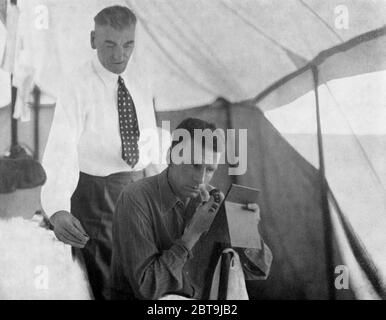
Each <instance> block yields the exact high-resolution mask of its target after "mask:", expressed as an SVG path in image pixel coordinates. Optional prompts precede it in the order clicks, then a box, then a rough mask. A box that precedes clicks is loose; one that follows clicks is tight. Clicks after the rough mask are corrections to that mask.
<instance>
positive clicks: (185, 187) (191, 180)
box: [172, 149, 218, 198]
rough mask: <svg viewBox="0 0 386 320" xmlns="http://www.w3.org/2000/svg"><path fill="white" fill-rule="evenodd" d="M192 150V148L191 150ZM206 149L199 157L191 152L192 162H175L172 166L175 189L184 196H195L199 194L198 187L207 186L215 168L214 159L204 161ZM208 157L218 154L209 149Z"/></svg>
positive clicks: (212, 157)
mask: <svg viewBox="0 0 386 320" xmlns="http://www.w3.org/2000/svg"><path fill="white" fill-rule="evenodd" d="M192 151H193V150H192ZM206 152H208V151H207V150H205V149H204V150H203V156H202V158H200V159H196V157H195V154H194V153H192V154H193V160H194V161H193V163H192V164H190V163H189V164H187V163H182V164H176V165H173V166H172V168H173V169H172V170H174V175H173V176H174V177H175V178H174V187H175V188H176V189H177V190H176V191H177V192H178V193H179V194H180V195H181V196H183V197H184V198H196V197H197V196H198V195H200V189H201V188H204V189H205V186H207V185H208V184H209V183H210V181H211V180H212V177H213V175H214V173H215V171H216V170H217V167H218V165H217V163H216V161H208V162H206V161H205V159H206V158H205V153H206ZM209 152H210V154H209V155H208V156H209V158H208V159H212V160H213V159H218V154H217V153H213V152H212V151H209Z"/></svg>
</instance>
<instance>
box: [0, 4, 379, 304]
mask: <svg viewBox="0 0 386 320" xmlns="http://www.w3.org/2000/svg"><path fill="white" fill-rule="evenodd" d="M116 3H119V4H127V5H129V6H130V7H132V8H133V9H134V10H135V11H136V13H137V14H138V16H139V28H138V43H137V45H136V52H135V55H136V56H137V57H141V59H139V60H138V63H141V64H144V68H145V69H147V76H150V77H151V79H152V81H153V95H154V104H155V108H156V110H157V111H158V114H159V117H160V118H163V117H164V115H168V117H169V119H171V120H172V122H173V123H175V122H176V121H178V120H180V119H182V118H183V117H185V116H186V115H188V114H197V115H200V116H202V117H206V116H207V115H208V114H207V112H209V113H211V116H210V117H209V118H208V119H213V120H214V121H215V122H216V123H219V124H220V125H221V126H222V127H224V128H231V127H235V126H236V125H237V124H238V123H239V124H240V127H243V126H248V128H254V129H251V130H250V134H251V136H252V141H251V142H250V149H251V152H252V150H254V152H257V154H259V157H257V156H256V158H254V157H252V158H251V159H250V158H248V159H249V160H248V163H249V165H252V166H253V169H251V168H249V170H250V173H248V175H246V176H245V177H239V179H240V181H241V182H242V183H246V184H251V185H252V186H253V185H255V184H256V185H259V186H260V187H261V188H262V189H264V190H266V191H263V192H265V193H264V195H265V196H264V199H262V201H265V202H266V203H265V204H264V210H265V211H266V212H267V214H268V212H269V215H268V217H267V218H266V221H267V228H268V229H269V228H271V227H272V229H269V231H270V232H266V236H267V237H268V238H269V237H273V235H272V234H271V233H272V232H273V231H274V230H278V228H279V229H280V228H281V227H282V226H283V221H285V218H287V216H285V214H280V215H279V214H278V213H277V212H276V209H277V210H278V212H282V211H281V209H280V203H281V202H280V203H279V204H278V206H279V207H275V204H274V203H273V202H274V200H275V199H276V195H277V193H276V192H278V190H282V189H281V187H280V185H279V184H278V183H277V181H279V178H280V177H281V176H280V175H279V173H281V171H280V170H279V171H278V170H273V169H272V168H271V169H269V167H268V169H267V168H265V167H264V166H268V164H269V165H272V166H273V165H275V163H276V165H278V166H279V163H280V166H284V167H285V168H289V167H287V165H288V166H289V164H287V163H286V161H285V160H286V159H287V157H288V159H289V163H296V166H295V167H296V168H297V171H296V175H294V177H288V176H286V175H285V174H286V173H289V172H294V171H293V169H291V170H292V171H291V170H290V169H288V170H289V171H288V172H284V173H283V174H284V175H285V178H287V179H288V180H289V186H290V187H291V188H292V186H293V185H297V183H294V181H293V180H295V181H296V182H299V184H300V185H302V184H303V183H304V180H302V178H305V177H306V178H307V179H308V180H307V179H306V181H308V183H309V185H310V186H312V188H311V187H310V188H311V190H313V191H312V192H314V195H315V196H314V197H311V196H310V197H309V198H307V197H305V196H304V195H302V196H300V195H299V194H295V193H296V189H295V190H291V192H293V194H291V195H292V196H293V197H294V198H293V199H292V201H293V202H292V203H291V204H296V203H297V202H296V199H298V198H299V197H304V201H305V202H307V201H309V202H310V203H311V205H312V206H314V207H312V208H313V209H312V210H311V211H312V212H313V213H312V215H310V216H307V217H308V218H309V219H311V221H314V222H316V223H317V224H318V225H319V226H320V222H321V221H320V215H321V212H320V207H318V206H317V202H315V201H317V200H316V194H317V193H318V191H317V190H318V186H317V183H316V180H317V179H316V177H315V175H316V174H317V173H318V169H319V166H320V164H319V159H318V144H317V132H316V116H315V94H314V89H315V88H314V78H313V76H314V75H313V74H312V68H313V67H317V70H318V74H319V82H320V87H319V89H318V92H319V96H320V107H321V129H322V137H323V144H322V145H323V147H324V155H325V159H324V160H325V166H326V177H327V180H328V183H329V186H330V188H331V190H332V192H333V194H334V196H335V197H336V199H337V201H338V202H339V204H340V206H341V209H342V212H343V213H344V215H345V216H346V217H347V219H348V220H349V222H350V223H351V225H352V226H353V228H354V230H355V231H356V233H357V235H358V237H359V238H360V240H361V241H362V242H363V244H364V246H365V248H366V249H367V250H368V253H369V256H370V257H371V258H372V260H373V261H374V263H375V265H376V266H377V267H378V269H379V270H381V272H384V271H383V270H386V269H385V267H384V266H385V257H386V253H385V251H384V247H385V246H384V243H385V241H384V238H383V237H382V234H383V233H384V232H383V230H384V227H385V219H384V212H385V210H384V209H385V191H384V176H385V175H384V172H385V166H384V163H385V162H384V159H385V154H384V151H383V150H386V149H385V148H384V146H385V140H384V139H385V132H384V131H383V130H384V129H381V128H383V123H384V121H383V119H385V111H383V110H385V106H384V102H383V101H385V99H384V97H382V95H379V93H380V92H386V91H385V90H384V89H383V84H384V83H386V82H385V78H384V76H382V75H383V73H382V70H384V69H385V59H384V57H385V46H386V41H385V28H384V27H383V25H384V17H385V16H386V15H385V13H386V12H385V11H386V3H385V2H384V1H335V0H332V1H317V0H307V1H305V0H291V1H278V0H276V1H252V0H247V1H236V0H222V1H220V0H214V1H204V0H197V1H183V2H182V1H178V0H170V1H169V0H168V1H166V0H165V1H155V0H131V1H123V0H122V1H113V0H105V1H103V0H94V1H74V0H42V1H37V0H28V1H26V0H24V1H23V0H19V1H18V6H19V9H20V13H21V17H22V18H21V20H20V21H21V23H20V25H19V26H18V36H17V42H18V44H19V46H18V48H19V49H18V50H19V51H18V53H17V60H16V69H15V73H14V76H15V84H17V85H18V86H19V90H20V92H21V93H22V95H23V100H28V96H29V94H28V92H29V91H30V90H29V89H28V88H27V87H28V86H27V87H26V86H25V85H24V84H25V83H26V81H25V80H26V79H27V80H31V81H29V83H30V84H31V83H32V84H37V85H38V86H39V87H40V89H41V90H42V92H43V96H42V103H52V105H53V103H54V102H55V96H56V93H57V91H58V90H59V89H60V82H61V80H62V79H63V75H64V74H65V73H67V72H70V71H71V70H72V69H74V68H76V65H78V64H81V63H82V62H83V61H85V60H86V59H88V58H89V57H90V55H92V54H93V52H92V50H91V49H90V48H89V30H91V28H92V17H93V16H94V15H95V14H96V13H97V12H98V11H99V10H100V9H101V8H102V7H105V6H107V5H110V4H116ZM45 18H48V20H47V19H45ZM344 18H348V20H347V19H346V23H348V28H347V29H346V28H345V27H344V23H343V22H344V21H343V20H341V19H344ZM342 21H343V22H342ZM47 23H48V24H47ZM342 23H343V24H342ZM47 27H48V28H47ZM208 31H210V32H208ZM17 70H19V71H17ZM141 76H145V74H142V75H141ZM372 77H373V78H372ZM370 78H371V79H370ZM360 84H363V86H360ZM26 88H27V89H26ZM339 93H342V94H341V95H340V94H339ZM219 96H221V97H224V98H225V99H227V100H229V101H231V102H237V101H245V100H250V99H251V101H252V104H253V105H255V107H258V108H259V109H261V110H262V111H263V112H264V116H265V117H266V118H267V119H268V120H269V122H271V123H272V124H273V125H274V127H275V129H276V130H277V131H274V130H273V129H272V128H271V127H269V125H268V123H265V121H263V120H261V119H264V118H263V117H262V115H261V114H260V113H258V110H254V109H250V108H249V107H248V108H247V107H246V106H250V104H242V106H243V107H246V108H241V107H240V108H238V107H237V105H235V104H232V109H231V110H232V112H231V110H230V109H229V108H228V107H227V108H218V107H213V106H212V105H210V106H209V105H208V103H210V102H212V101H213V100H215V99H216V98H217V97H219ZM371 97H373V99H372V100H371ZM353 101H357V103H356V104H353ZM201 105H207V107H206V109H205V112H203V111H202V110H201V109H199V108H198V109H190V108H191V107H196V106H201ZM23 106H24V107H26V106H27V105H26V104H25V101H24V104H23ZM185 109H186V112H185ZM27 110H28V109H27ZM200 110H201V111H200ZM236 110H237V112H236ZM45 111H46V112H47V113H49V111H48V110H45ZM166 111H171V112H170V113H164V112H166ZM212 112H213V114H212ZM4 114H5V111H2V110H0V117H1V119H2V120H1V121H3V119H6V120H7V121H8V120H9V118H8V117H2V115H4ZM51 116H52V115H48V116H47V119H50V118H51ZM165 119H166V118H165ZM258 119H260V120H258ZM249 120H251V123H249V122H248V121H249ZM254 121H256V123H258V124H260V125H262V126H263V128H265V129H264V130H263V131H262V133H261V134H260V130H262V129H260V128H257V127H256V126H255V122H254ZM3 122H4V121H3ZM363 123H367V128H366V130H367V131H366V130H364V131H363V125H362V124H363ZM241 124H242V125H241ZM49 125H50V121H49V120H48V121H47V124H46V126H44V128H43V131H44V134H43V135H44V136H46V134H47V133H48V129H49ZM6 126H7V123H6V124H5V126H0V130H2V134H3V130H4V128H5V127H6ZM369 128H370V129H371V130H368V129H369ZM336 129H338V132H337V131H336ZM331 130H332V131H331ZM278 132H279V133H280V136H281V137H284V138H285V140H286V141H287V142H288V143H289V145H287V144H286V143H285V142H284V140H283V141H282V140H281V139H280V138H279V137H280V136H279V135H278ZM342 132H343V134H342ZM4 133H5V131H4ZM24 135H25V139H27V138H28V139H29V137H28V134H24ZM273 137H276V138H273ZM1 138H2V140H7V138H6V135H5V134H4V135H2V137H1ZM254 138H256V139H254ZM43 140H44V139H43ZM269 141H270V142H269ZM268 142H269V143H268ZM1 143H2V144H4V141H1ZM276 144H278V146H277V149H272V150H270V148H265V149H268V150H269V151H270V152H272V154H267V155H265V152H262V151H261V150H263V149H259V148H260V147H258V146H259V145H260V146H261V145H263V146H264V145H265V146H266V147H268V146H269V147H272V148H273V146H276ZM275 148H276V147H275ZM41 149H42V148H41ZM264 151H265V150H264ZM260 157H262V162H263V164H259V161H260ZM264 157H267V158H264ZM270 157H272V158H270ZM276 157H279V158H276ZM302 157H303V159H302ZM264 159H265V160H264ZM266 159H270V160H271V161H268V160H266ZM272 159H274V160H272ZM280 159H284V160H283V161H282V162H280ZM250 161H252V162H250ZM267 162H272V163H268V164H267ZM307 162H308V163H307ZM264 163H265V164H264ZM255 166H256V167H255ZM262 168H264V170H268V172H271V175H269V176H266V181H265V180H264V176H263V174H264V171H262V170H263V169H262ZM291 168H292V167H291ZM225 170H226V169H225V168H220V171H219V173H218V177H220V178H219V180H218V182H219V184H220V187H222V188H225V187H226V184H227V183H230V182H231V181H232V180H231V179H233V180H236V179H237V177H233V178H232V177H231V178H229V177H226V171H225ZM358 172H360V173H361V174H360V175H358ZM292 178H293V180H291V179H292ZM297 179H298V180H299V181H297ZM264 181H265V182H264ZM275 182H276V183H277V185H274V183H275ZM264 183H265V184H264ZM270 183H271V184H270ZM275 188H277V189H278V190H275ZM294 188H296V187H294ZM319 191H320V190H319ZM283 192H284V191H283ZM274 195H275V197H274ZM353 195H354V196H353ZM272 198H273V199H274V200H272ZM307 203H308V202H307ZM272 208H274V209H272ZM293 212H295V211H293ZM331 212H332V216H333V221H334V227H335V229H336V230H335V231H336V236H337V239H338V240H339V241H337V242H338V244H337V246H338V248H339V250H336V251H335V253H337V254H338V258H339V259H338V258H337V261H340V258H343V260H344V263H346V264H348V265H349V266H350V270H351V268H354V267H353V265H355V264H357V262H356V258H355V257H353V254H352V252H351V251H350V250H351V248H350V246H349V245H348V243H347V239H346V238H345V236H344V233H343V231H342V230H341V229H342V228H341V225H340V222H339V219H336V212H334V210H333V209H332V208H331ZM293 214H294V216H295V213H293ZM271 215H272V217H271ZM302 217H303V216H302ZM304 218H305V216H304ZM270 219H272V220H270ZM303 222H304V227H305V228H306V227H309V226H308V224H307V223H308V222H309V221H308V222H307V220H304V221H303ZM312 226H313V224H312ZM312 226H311V228H312ZM320 228H321V226H320ZM280 230H281V231H283V230H282V229H280ZM339 230H340V231H339ZM285 231H286V232H289V230H287V229H285ZM318 231H320V230H318ZM291 232H292V231H291ZM291 234H292V233H291ZM296 236H299V235H297V234H296V235H294V238H291V237H290V239H291V240H290V243H291V241H293V243H296V241H298V240H299V239H298V238H296ZM314 237H316V238H317V237H320V238H318V239H317V240H315V241H316V243H317V244H318V245H320V246H321V245H322V236H321V234H320V233H317V235H315V236H314ZM269 240H271V239H269ZM272 241H273V244H272V246H273V247H274V248H275V249H274V250H276V251H277V252H279V255H278V259H279V261H281V260H280V257H281V256H282V253H283V250H284V249H283V248H286V246H285V245H284V244H283V243H281V242H280V241H277V240H276V239H272ZM275 241H277V243H276V242H275ZM283 241H284V240H283ZM334 244H336V242H334ZM288 247H289V248H290V249H291V250H292V246H289V245H288ZM303 249H304V250H305V251H307V250H308V251H307V252H308V253H309V252H310V251H311V250H309V249H310V248H303ZM335 249H336V247H335ZM294 250H295V249H294ZM297 253H298V252H295V256H296V255H297ZM340 253H342V254H343V256H342V257H340ZM274 255H275V251H274ZM305 256H307V259H311V260H312V259H313V258H310V256H308V255H305ZM294 259H296V258H294ZM318 259H319V257H318ZM289 261H291V260H289ZM350 261H351V262H350ZM349 262H350V263H349ZM295 265H296V267H299V269H301V270H303V268H305V269H306V267H305V266H304V265H302V262H299V261H296V263H295ZM319 268H320V270H321V269H323V267H322V266H319ZM360 269H361V268H358V266H356V270H357V271H358V272H355V274H354V276H353V277H354V278H356V277H357V275H358V279H359V280H360V281H359V282H360V283H356V284H355V286H354V287H355V289H356V291H357V292H356V295H357V297H361V298H366V297H374V296H377V294H376V293H375V294H374V295H373V294H372V293H369V291H371V290H370V289H369V286H367V284H368V283H367V284H366V281H367V280H366V276H365V275H363V272H362V271H361V270H360ZM273 270H274V271H275V272H274V273H273V278H272V281H278V279H283V278H287V276H288V274H287V275H286V276H283V274H280V272H286V271H279V275H277V276H276V274H277V273H276V272H277V270H275V269H273ZM318 270H319V269H318ZM309 272H311V271H309ZM361 272H362V273H361ZM320 274H321V277H320V278H318V277H317V278H316V279H315V281H316V282H317V281H319V283H320V287H317V288H315V290H316V291H313V290H314V289H312V288H311V287H312V284H310V282H311V278H312V277H310V274H307V275H306V277H309V278H308V279H309V281H310V282H308V281H306V282H304V281H299V282H296V283H294V282H284V283H285V284H286V285H287V288H290V289H289V290H288V291H285V290H282V289H281V288H280V285H278V286H279V287H276V289H275V290H277V291H274V292H273V291H270V290H273V289H272V287H270V286H269V288H268V289H265V288H264V290H263V289H261V290H263V292H258V290H260V289H257V287H254V288H252V291H253V292H254V295H255V296H256V297H257V296H259V297H266V298H270V297H279V298H280V295H282V297H286V298H291V297H292V298H302V297H320V298H325V297H326V296H327V295H326V288H325V281H326V279H323V278H322V277H324V276H323V274H324V272H323V271H321V273H320ZM360 275H361V276H360ZM361 279H362V280H363V281H362V280H361ZM269 281H270V280H269ZM287 281H290V280H287ZM291 281H292V280H291ZM323 281H324V282H323ZM361 281H362V282H361ZM267 284H269V282H267ZM263 285H264V284H263ZM275 286H276V285H275ZM260 288H261V287H260ZM286 292H288V294H287V295H286ZM316 292H317V293H316ZM358 292H359V293H358Z"/></svg>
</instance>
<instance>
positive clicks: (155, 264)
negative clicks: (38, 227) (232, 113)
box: [111, 119, 254, 299]
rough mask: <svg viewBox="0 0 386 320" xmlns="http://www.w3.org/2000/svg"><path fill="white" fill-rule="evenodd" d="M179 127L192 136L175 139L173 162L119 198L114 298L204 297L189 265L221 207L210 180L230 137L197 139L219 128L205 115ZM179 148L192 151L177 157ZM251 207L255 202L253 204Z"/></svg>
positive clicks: (112, 272) (112, 275)
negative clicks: (200, 132) (198, 133)
mask: <svg viewBox="0 0 386 320" xmlns="http://www.w3.org/2000/svg"><path fill="white" fill-rule="evenodd" d="M177 129H180V131H181V130H185V131H186V132H187V133H188V134H187V136H188V139H182V140H181V139H180V141H173V143H172V146H171V148H170V150H169V156H168V158H169V160H170V163H169V166H168V168H167V169H166V170H165V171H164V172H162V173H160V174H159V175H156V176H153V177H149V178H146V179H144V180H142V181H139V182H136V183H134V184H131V185H130V186H128V187H127V188H126V189H125V190H124V191H123V193H122V194H121V196H120V198H119V200H118V203H117V207H116V211H115V216H114V224H113V257H112V265H111V278H112V299H133V298H137V299H159V298H161V297H163V296H165V295H167V294H178V295H182V296H185V297H189V298H198V299H199V298H201V297H200V296H198V295H197V292H200V290H196V289H195V288H194V285H196V284H193V283H192V281H191V280H192V279H191V278H190V276H189V273H188V272H186V270H185V269H184V267H185V266H186V264H187V262H188V261H189V259H192V249H193V247H194V246H195V244H196V243H197V242H198V241H199V239H200V237H201V235H202V234H203V233H205V232H207V231H208V230H209V228H210V226H211V224H212V221H213V219H214V217H215V215H216V213H217V210H218V208H219V204H218V203H217V202H216V201H215V199H214V197H213V196H210V195H209V192H210V191H211V189H213V187H211V186H210V185H209V182H210V180H211V179H212V176H213V174H214V172H215V171H216V169H217V163H218V160H219V158H220V155H221V152H222V151H223V149H224V143H223V141H221V139H216V138H215V139H213V143H211V144H209V143H206V140H205V138H204V139H203V138H201V139H194V131H195V130H197V129H198V130H207V129H209V130H210V131H211V132H214V131H215V130H216V127H215V126H214V125H213V124H210V123H207V122H205V121H202V120H199V119H186V120H184V121H183V122H182V123H181V124H180V125H179V126H178V128H177ZM183 138H185V137H183ZM184 140H185V141H184ZM186 140H190V141H189V142H188V143H187V142H186ZM192 140H193V143H192ZM194 140H199V141H194ZM181 146H183V147H184V146H185V147H184V148H181ZM186 146H187V147H186ZM176 147H177V148H176ZM198 148H200V150H201V151H202V152H200V156H198V153H197V150H198ZM177 150H180V151H182V152H183V153H184V152H186V153H188V154H189V157H184V156H183V157H182V159H183V160H182V161H179V162H178V163H176V159H177V158H178V155H180V154H181V153H178V152H177ZM188 151H189V152H188ZM189 159H191V161H188V160H189ZM177 160H178V159H177ZM220 197H221V200H222V199H223V198H224V195H223V194H222V193H221V195H220ZM248 207H249V208H252V209H253V208H254V206H253V205H252V204H251V205H249V206H248Z"/></svg>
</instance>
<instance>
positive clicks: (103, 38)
mask: <svg viewBox="0 0 386 320" xmlns="http://www.w3.org/2000/svg"><path fill="white" fill-rule="evenodd" d="M134 40H135V25H131V26H129V27H126V28H124V29H123V30H115V29H113V28H112V27H111V26H98V25H97V26H95V31H93V32H92V33H91V45H92V48H93V49H96V50H97V53H98V58H99V61H100V62H101V64H102V65H103V66H104V67H105V68H106V69H107V70H109V71H110V72H112V73H115V74H121V73H122V72H124V71H125V69H126V67H127V63H128V62H129V59H130V57H131V54H132V52H133V50H134Z"/></svg>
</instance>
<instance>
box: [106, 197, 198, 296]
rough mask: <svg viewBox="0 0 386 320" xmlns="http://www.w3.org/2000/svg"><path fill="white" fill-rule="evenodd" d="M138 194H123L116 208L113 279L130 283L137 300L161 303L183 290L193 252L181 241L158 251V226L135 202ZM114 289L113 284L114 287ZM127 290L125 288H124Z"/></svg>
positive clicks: (143, 206) (143, 207) (148, 210)
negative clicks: (161, 299)
mask: <svg viewBox="0 0 386 320" xmlns="http://www.w3.org/2000/svg"><path fill="white" fill-rule="evenodd" d="M134 197H135V190H131V191H128V190H126V191H125V192H124V193H122V195H121V197H120V199H119V201H118V203H117V207H116V211H115V217H114V227H113V247H114V249H113V251H114V253H113V261H112V264H113V266H114V265H116V264H117V263H118V264H119V265H120V266H119V268H115V267H113V268H112V272H113V273H115V272H118V273H122V274H121V275H117V274H113V275H112V277H113V279H114V278H115V279H119V278H120V277H122V276H123V277H124V279H121V280H122V281H120V282H121V283H125V282H126V283H127V282H128V283H129V284H130V286H131V290H132V291H134V294H135V296H136V298H140V299H158V298H160V297H162V296H163V295H165V294H168V293H178V292H179V291H181V290H182V289H183V286H184V282H183V281H184V280H183V267H184V265H185V263H186V261H187V259H189V257H190V255H191V252H190V251H189V250H188V249H187V248H186V247H185V246H184V245H183V243H182V242H181V241H180V240H176V241H175V242H174V243H173V244H172V245H171V247H170V248H169V249H168V250H163V251H159V250H158V248H157V244H156V242H155V238H154V232H155V229H156V227H157V226H154V225H153V222H152V219H151V217H150V216H151V208H145V205H143V204H141V203H140V202H139V201H137V200H136V199H135V198H134ZM113 286H114V284H113ZM120 290H121V291H122V290H126V289H125V288H121V289H120Z"/></svg>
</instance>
